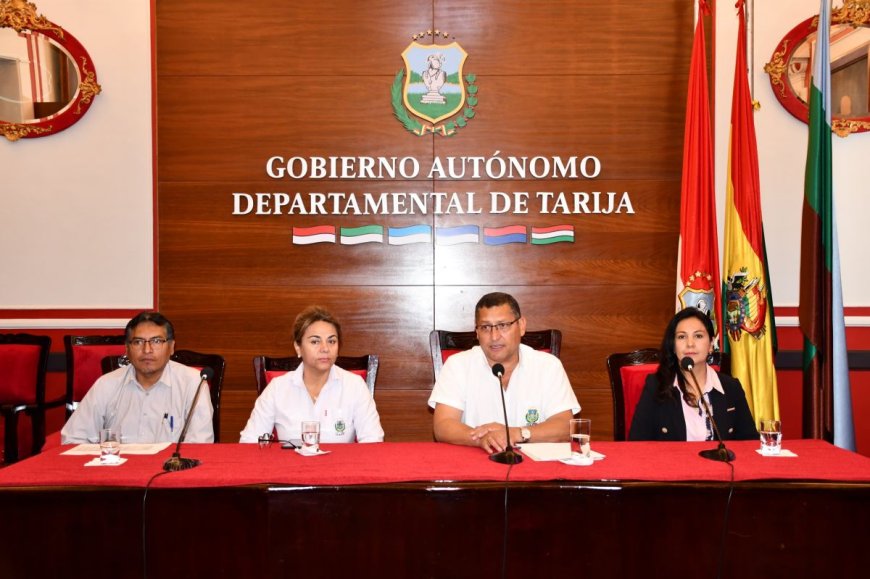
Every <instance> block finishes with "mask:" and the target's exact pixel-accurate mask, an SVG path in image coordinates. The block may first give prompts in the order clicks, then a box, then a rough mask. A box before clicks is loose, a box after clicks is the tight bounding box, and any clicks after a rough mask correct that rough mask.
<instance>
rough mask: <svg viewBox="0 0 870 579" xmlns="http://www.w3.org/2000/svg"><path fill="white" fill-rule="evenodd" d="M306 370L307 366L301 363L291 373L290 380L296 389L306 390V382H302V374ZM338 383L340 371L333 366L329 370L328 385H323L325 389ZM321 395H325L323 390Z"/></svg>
mask: <svg viewBox="0 0 870 579" xmlns="http://www.w3.org/2000/svg"><path fill="white" fill-rule="evenodd" d="M304 369H305V365H304V364H302V363H301V362H300V363H299V365H298V366H297V367H296V369H295V370H293V371H292V372H291V375H292V377H291V378H290V380H291V381H292V383H293V386H294V387H296V388H305V382H304V381H303V380H302V373H303V371H304ZM336 381H338V370H337V369H336V367H335V364H333V365H332V366H331V367H330V368H329V376H328V377H327V378H326V383H325V384H324V385H323V387H324V388H326V387H327V386H329V385H330V384H332V383H334V382H336ZM320 394H321V395H322V394H323V390H321V391H320ZM319 397H320V396H318V398H319Z"/></svg>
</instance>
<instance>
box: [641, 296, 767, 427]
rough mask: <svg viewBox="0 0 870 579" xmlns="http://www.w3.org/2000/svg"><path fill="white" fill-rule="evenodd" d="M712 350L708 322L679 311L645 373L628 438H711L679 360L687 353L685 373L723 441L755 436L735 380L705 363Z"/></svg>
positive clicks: (700, 315) (703, 317)
mask: <svg viewBox="0 0 870 579" xmlns="http://www.w3.org/2000/svg"><path fill="white" fill-rule="evenodd" d="M712 353H713V323H712V322H711V321H710V318H709V317H707V315H706V314H705V313H704V312H702V311H700V310H698V309H696V308H686V309H684V310H681V311H680V312H678V313H677V314H676V315H675V316H674V317H673V318H672V319H671V321H670V323H669V324H668V327H667V328H666V329H665V335H664V337H663V338H662V346H661V354H660V359H661V361H660V363H659V368H658V370H657V371H656V372H655V374H650V375H649V376H647V379H646V383H645V384H644V387H643V392H642V393H641V395H640V400H639V401H638V403H637V407H636V408H635V412H634V418H633V419H632V421H631V429H630V430H629V433H628V439H629V440H683V441H685V440H715V436H714V433H713V429H712V424H711V423H710V421H709V420H708V417H707V415H706V412H705V410H704V405H703V404H702V403H700V402H699V398H698V394H697V391H696V389H695V382H694V381H692V380H691V378H689V376H688V374H689V371H684V370H682V369H681V368H680V360H682V359H683V358H685V357H689V358H691V359H692V362H693V366H694V367H693V369H692V370H691V371H690V372H691V373H692V374H693V375H694V376H695V380H697V383H698V386H699V387H700V389H701V391H702V392H704V397H705V398H706V399H707V401H708V405H709V406H710V409H711V412H712V414H713V418H714V420H715V421H716V425H717V426H718V427H719V432H720V434H721V435H722V438H723V439H725V440H752V439H756V440H757V439H758V431H757V430H756V429H755V422H754V421H753V419H752V413H751V412H750V411H749V405H748V404H747V403H746V395H745V394H744V392H743V387H742V386H741V385H740V382H739V381H738V380H736V379H734V378H732V377H731V376H728V375H726V374H719V373H717V372H716V371H715V370H713V369H712V368H711V367H709V366H708V365H707V357H708V356H709V355H710V354H712Z"/></svg>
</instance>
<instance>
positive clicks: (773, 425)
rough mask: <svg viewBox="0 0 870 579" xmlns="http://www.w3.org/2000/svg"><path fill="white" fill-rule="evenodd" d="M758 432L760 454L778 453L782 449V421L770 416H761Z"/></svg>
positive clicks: (774, 454)
mask: <svg viewBox="0 0 870 579" xmlns="http://www.w3.org/2000/svg"><path fill="white" fill-rule="evenodd" d="M758 433H759V435H760V436H761V454H763V455H765V456H776V455H778V454H779V453H780V451H781V450H782V423H781V422H780V421H779V420H773V419H772V418H762V419H761V428H760V429H759V430H758Z"/></svg>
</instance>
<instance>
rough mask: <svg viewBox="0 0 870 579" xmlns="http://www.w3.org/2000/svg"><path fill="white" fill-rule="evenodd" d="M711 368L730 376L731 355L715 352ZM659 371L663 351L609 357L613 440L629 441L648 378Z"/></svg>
mask: <svg viewBox="0 0 870 579" xmlns="http://www.w3.org/2000/svg"><path fill="white" fill-rule="evenodd" d="M710 362H711V365H712V366H713V367H714V368H716V369H717V370H719V371H721V372H724V373H725V374H728V373H729V372H730V371H731V364H730V358H729V357H728V355H727V354H723V353H721V352H714V353H713V356H712V359H711V360H710ZM658 367H659V350H658V349H655V348H645V349H643V350H635V351H634V352H626V353H621V354H611V355H610V356H608V357H607V373H608V374H609V375H610V391H611V394H612V396H613V440H628V431H629V430H630V429H631V421H632V419H633V418H634V409H635V407H636V406H637V403H638V401H639V400H640V394H641V392H643V385H644V382H646V377H647V376H648V375H650V374H652V373H654V372H655V371H656V370H657V369H658Z"/></svg>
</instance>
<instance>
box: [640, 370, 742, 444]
mask: <svg viewBox="0 0 870 579" xmlns="http://www.w3.org/2000/svg"><path fill="white" fill-rule="evenodd" d="M719 381H720V382H721V383H722V389H723V390H724V391H725V395H724V396H723V395H722V394H720V393H719V391H718V390H711V391H710V406H712V407H713V419H714V420H715V421H716V425H717V426H718V427H719V433H720V434H721V435H722V438H723V439H725V440H752V439H756V440H757V439H758V431H757V430H756V429H755V421H754V420H753V419H752V413H751V412H750V411H749V404H747V403H746V394H744V392H743V387H742V386H741V385H740V381H739V380H737V379H735V378H732V377H731V376H728V375H727V374H719ZM658 384H659V382H658V377H657V376H656V375H655V374H650V375H649V376H647V377H646V383H644V385H643V392H641V395H640V400H639V401H638V403H637V407H636V408H635V410H634V418H633V419H632V421H631V429H630V430H629V432H628V439H629V440H682V441H685V440H686V420H685V418H683V406H682V400H681V398H680V397H675V398H666V399H664V400H662V399H659V398H658V397H657V396H656V391H657V390H658Z"/></svg>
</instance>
